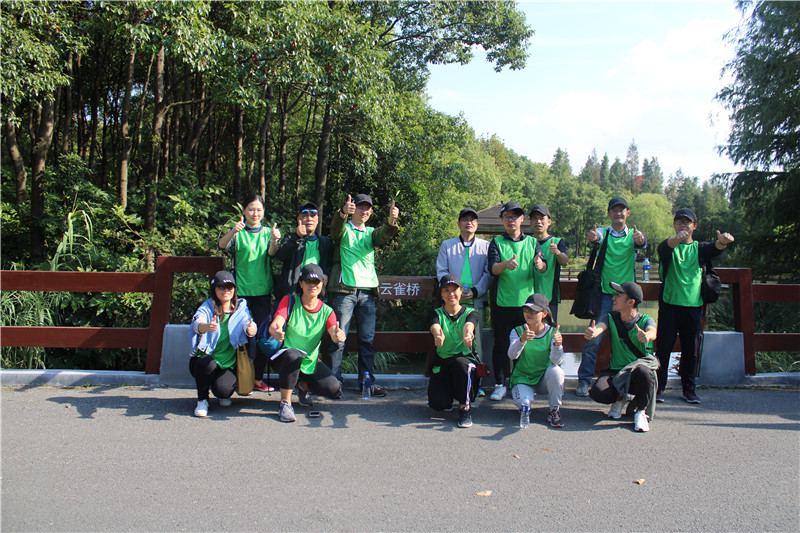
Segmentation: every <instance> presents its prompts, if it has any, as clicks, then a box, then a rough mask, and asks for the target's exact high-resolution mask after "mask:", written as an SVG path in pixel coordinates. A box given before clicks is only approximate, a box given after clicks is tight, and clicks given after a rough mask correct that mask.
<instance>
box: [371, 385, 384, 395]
mask: <svg viewBox="0 0 800 533" xmlns="http://www.w3.org/2000/svg"><path fill="white" fill-rule="evenodd" d="M372 396H379V397H383V396H386V389H382V388H380V387H378V386H377V385H373V386H372Z"/></svg>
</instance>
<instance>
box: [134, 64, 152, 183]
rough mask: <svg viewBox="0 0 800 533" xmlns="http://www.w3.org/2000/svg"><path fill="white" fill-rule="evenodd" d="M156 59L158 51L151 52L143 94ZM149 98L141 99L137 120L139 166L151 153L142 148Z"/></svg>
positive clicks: (140, 166)
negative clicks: (145, 114)
mask: <svg viewBox="0 0 800 533" xmlns="http://www.w3.org/2000/svg"><path fill="white" fill-rule="evenodd" d="M155 60H156V53H152V54H150V62H149V63H148V64H147V75H146V76H145V77H144V85H142V94H143V95H144V94H147V88H148V87H149V86H150V75H151V73H152V71H153V64H154V63H155ZM146 101H147V98H140V99H139V120H137V121H136V135H135V137H134V138H135V140H136V142H135V143H134V145H133V146H134V148H135V149H136V157H137V158H138V160H139V168H144V167H145V166H146V165H147V161H146V158H147V156H148V155H149V150H142V129H143V126H142V125H143V124H144V106H145V102H146ZM141 174H142V173H141V172H137V173H136V174H134V176H136V183H135V187H136V188H138V187H139V182H140V181H141Z"/></svg>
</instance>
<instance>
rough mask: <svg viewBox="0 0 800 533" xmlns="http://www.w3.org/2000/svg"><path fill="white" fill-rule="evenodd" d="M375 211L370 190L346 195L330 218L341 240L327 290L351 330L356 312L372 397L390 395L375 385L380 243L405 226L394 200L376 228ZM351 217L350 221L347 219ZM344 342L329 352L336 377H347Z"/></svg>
mask: <svg viewBox="0 0 800 533" xmlns="http://www.w3.org/2000/svg"><path fill="white" fill-rule="evenodd" d="M372 213H373V203H372V198H370V197H369V195H367V194H357V195H356V197H355V198H352V197H351V196H350V195H347V201H346V202H345V203H344V205H343V206H342V208H341V209H339V212H338V213H336V214H334V215H333V220H332V221H331V230H330V231H331V233H330V235H331V239H333V242H334V243H335V244H336V248H335V251H334V264H333V269H332V270H331V278H330V280H329V281H328V293H329V295H330V301H331V307H333V309H334V311H335V312H336V316H338V317H339V323H340V326H341V328H342V330H344V332H345V335H346V334H347V332H348V330H349V327H350V320H351V319H352V318H353V315H355V318H356V328H357V329H358V379H359V382H360V383H362V385H361V386H362V387H363V382H364V379H366V378H368V379H369V380H370V383H373V385H372V395H373V396H386V391H385V390H384V389H382V388H380V387H377V386H375V385H374V382H375V375H374V374H373V372H372V370H373V366H374V362H375V346H374V345H373V340H374V338H375V299H376V297H377V288H378V274H377V272H376V271H375V247H376V246H378V247H380V246H383V245H384V244H386V243H388V242H389V241H390V240H391V239H392V237H394V236H395V234H397V231H398V230H399V229H400V228H399V226H398V225H397V217H398V216H399V214H400V210H399V209H398V208H397V206H395V205H394V202H392V207H391V208H390V209H389V217H388V219H387V221H386V224H384V225H382V226H381V227H380V228H378V229H375V228H372V227H369V226H367V225H366V224H367V222H368V221H369V219H370V217H371V216H372ZM348 218H350V220H349V221H348ZM343 352H344V342H337V343H333V344H331V346H330V350H329V352H328V354H329V355H330V358H331V367H332V370H333V374H334V375H335V376H336V378H337V379H338V380H339V381H341V380H342V354H343Z"/></svg>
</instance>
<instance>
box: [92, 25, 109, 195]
mask: <svg viewBox="0 0 800 533" xmlns="http://www.w3.org/2000/svg"><path fill="white" fill-rule="evenodd" d="M97 48H98V50H96V51H95V53H96V56H95V57H97V55H99V56H100V58H99V61H98V62H97V66H96V68H95V69H94V72H93V74H94V75H93V76H92V96H91V98H92V104H91V120H92V122H91V125H90V127H89V163H88V166H89V171H90V172H91V173H92V175H93V176H95V173H94V162H95V157H96V156H97V123H98V122H99V118H98V116H97V109H98V108H99V107H100V102H99V100H100V76H101V75H102V72H103V69H101V68H100V65H104V64H105V58H106V47H105V46H103V38H102V34H101V37H100V42H98V43H97ZM93 181H95V182H96V183H97V180H96V179H95V180H93Z"/></svg>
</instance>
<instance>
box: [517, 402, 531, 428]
mask: <svg viewBox="0 0 800 533" xmlns="http://www.w3.org/2000/svg"><path fill="white" fill-rule="evenodd" d="M530 425H531V400H530V398H528V397H527V396H523V398H522V405H521V406H520V408H519V427H521V428H526V427H528V426H530Z"/></svg>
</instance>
